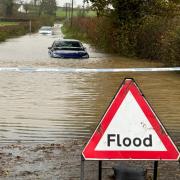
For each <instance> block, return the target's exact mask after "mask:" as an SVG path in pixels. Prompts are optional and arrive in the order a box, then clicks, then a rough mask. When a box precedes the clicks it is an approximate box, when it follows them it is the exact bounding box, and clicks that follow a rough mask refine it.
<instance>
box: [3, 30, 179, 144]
mask: <svg viewBox="0 0 180 180" xmlns="http://www.w3.org/2000/svg"><path fill="white" fill-rule="evenodd" d="M56 30H57V34H56V35H54V36H43V35H39V34H31V35H25V36H22V37H19V38H14V39H9V40H7V41H6V42H3V43H0V67H1V68H3V67H21V68H22V67H23V68H52V67H53V68H129V67H162V66H163V65H162V64H160V63H156V62H146V61H144V60H138V59H128V58H122V57H118V56H114V55H110V54H104V53H102V52H100V51H99V50H96V49H94V48H93V47H91V46H90V45H88V44H85V46H86V47H87V50H88V51H89V53H90V58H89V59H85V60H78V59H76V60H73V59H63V60H62V59H52V58H50V57H49V56H48V54H47V50H48V49H47V48H48V47H49V46H51V44H52V42H53V41H54V40H55V39H58V38H61V37H62V33H61V32H60V31H59V29H56ZM125 77H133V78H134V79H135V80H136V82H137V83H138V85H139V87H140V88H141V90H142V91H143V93H144V94H145V96H146V98H147V99H148V101H149V102H150V104H151V105H152V107H153V109H154V110H155V112H156V113H157V114H158V116H159V118H160V120H161V121H162V123H163V124H164V126H165V128H166V129H167V131H168V132H169V134H170V135H171V136H172V138H173V139H175V140H176V144H178V146H179V145H180V141H179V140H178V137H180V120H179V117H180V90H179V89H180V74H179V73H177V72H144V73H142V72H133V73H122V72H118V73H115V72H113V73H111V72H104V73H102V72H101V73H86V72H84V73H83V72H81V73H75V72H67V73H63V72H29V71H27V72H8V71H7V72H4V71H0V82H1V83H0V142H1V143H15V142H23V143H27V142H31V143H32V142H34V143H46V142H51V143H61V142H63V141H68V140H72V139H82V138H88V137H90V135H91V134H92V132H93V130H94V129H95V127H96V126H97V124H98V122H99V120H100V119H101V117H102V115H103V114H104V112H105V110H106V108H107V106H108V105H109V103H110V101H111V99H112V97H113V96H114V95H115V93H116V91H117V89H118V88H119V86H120V84H121V82H122V81H123V79H124V78H125Z"/></svg>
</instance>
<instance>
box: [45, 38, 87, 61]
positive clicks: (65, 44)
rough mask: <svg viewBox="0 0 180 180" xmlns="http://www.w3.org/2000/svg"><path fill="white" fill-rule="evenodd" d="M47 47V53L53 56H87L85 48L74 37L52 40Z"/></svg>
mask: <svg viewBox="0 0 180 180" xmlns="http://www.w3.org/2000/svg"><path fill="white" fill-rule="evenodd" d="M48 49H49V51H48V53H49V55H50V56H51V57H54V58H89V54H88V53H87V51H86V48H85V47H84V46H83V45H82V43H81V42H80V41H79V40H75V39H62V40H57V41H54V43H53V44H52V46H51V47H49V48H48Z"/></svg>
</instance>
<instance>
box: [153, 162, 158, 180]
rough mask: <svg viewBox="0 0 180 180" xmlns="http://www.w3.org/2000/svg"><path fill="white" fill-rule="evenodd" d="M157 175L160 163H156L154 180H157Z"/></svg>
mask: <svg viewBox="0 0 180 180" xmlns="http://www.w3.org/2000/svg"><path fill="white" fill-rule="evenodd" d="M157 174H158V161H154V172H153V180H157Z"/></svg>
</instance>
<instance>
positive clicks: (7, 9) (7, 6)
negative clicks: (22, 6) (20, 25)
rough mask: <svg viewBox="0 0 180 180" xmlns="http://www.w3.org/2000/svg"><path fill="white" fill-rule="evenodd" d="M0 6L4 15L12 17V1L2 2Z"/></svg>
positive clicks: (4, 0)
mask: <svg viewBox="0 0 180 180" xmlns="http://www.w3.org/2000/svg"><path fill="white" fill-rule="evenodd" d="M2 6H3V10H4V15H5V16H12V14H13V6H14V2H13V0H2Z"/></svg>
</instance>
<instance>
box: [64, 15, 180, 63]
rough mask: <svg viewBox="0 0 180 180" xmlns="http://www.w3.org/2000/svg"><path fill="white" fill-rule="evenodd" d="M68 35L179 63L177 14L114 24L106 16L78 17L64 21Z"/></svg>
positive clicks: (128, 53)
mask: <svg viewBox="0 0 180 180" xmlns="http://www.w3.org/2000/svg"><path fill="white" fill-rule="evenodd" d="M64 30H65V31H64V33H65V34H66V35H68V38H78V39H81V40H88V41H90V42H91V43H92V44H94V45H95V46H96V47H98V48H101V49H103V50H105V51H106V52H113V53H118V54H120V55H124V56H131V57H132V56H136V57H140V58H146V59H150V60H151V59H152V60H159V61H162V62H165V63H166V64H169V65H175V66H177V65H179V64H180V58H179V57H180V51H179V49H180V23H179V20H178V18H177V20H176V18H173V17H161V16H146V17H145V18H144V19H143V20H141V21H140V22H139V23H136V24H133V23H126V24H123V25H121V26H118V25H117V24H114V23H113V22H112V21H111V20H110V19H109V18H106V17H101V18H97V17H95V18H87V17H83V18H82V17H79V18H75V19H73V26H72V27H71V26H70V25H68V24H67V23H66V24H65V27H64Z"/></svg>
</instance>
